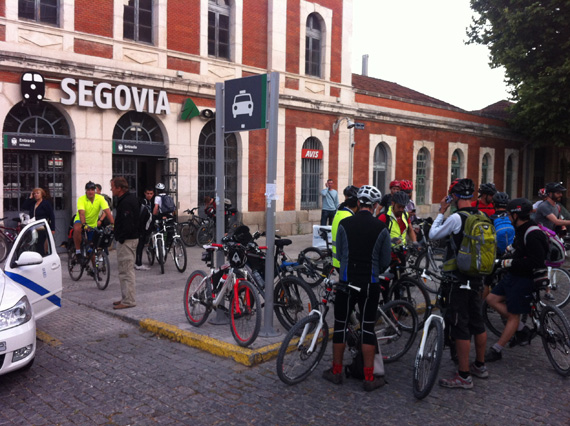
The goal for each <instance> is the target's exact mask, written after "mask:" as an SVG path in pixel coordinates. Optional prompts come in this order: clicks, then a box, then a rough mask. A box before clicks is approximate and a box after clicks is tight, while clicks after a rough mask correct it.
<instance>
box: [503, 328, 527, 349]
mask: <svg viewBox="0 0 570 426" xmlns="http://www.w3.org/2000/svg"><path fill="white" fill-rule="evenodd" d="M531 334H532V331H530V328H528V327H527V326H526V325H525V326H524V327H523V329H522V330H520V331H517V332H516V333H515V335H514V336H513V338H512V339H511V341H510V342H509V348H512V347H514V346H517V345H520V346H525V345H528V344H529V343H530V336H531Z"/></svg>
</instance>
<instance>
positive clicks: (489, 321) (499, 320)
mask: <svg viewBox="0 0 570 426" xmlns="http://www.w3.org/2000/svg"><path fill="white" fill-rule="evenodd" d="M481 310H482V314H483V320H484V321H485V326H486V327H487V330H489V331H490V332H491V333H493V334H494V335H495V336H497V337H501V334H503V330H504V329H505V324H506V323H507V319H506V318H503V317H502V316H501V315H500V314H499V313H498V312H497V311H496V310H495V309H493V308H492V307H491V306H489V304H488V303H487V301H486V300H484V301H483V304H482V305H481Z"/></svg>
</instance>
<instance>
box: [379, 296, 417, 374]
mask: <svg viewBox="0 0 570 426" xmlns="http://www.w3.org/2000/svg"><path fill="white" fill-rule="evenodd" d="M417 330H418V315H417V314H416V311H415V310H414V307H413V306H412V305H410V304H409V303H408V302H405V301H403V300H393V301H391V302H388V303H386V304H385V305H383V306H382V307H378V318H377V320H376V325H375V326H374V332H375V333H376V338H377V339H378V345H379V346H380V353H381V354H382V358H383V359H384V362H385V363H390V362H394V361H396V360H397V359H400V358H401V357H402V356H403V355H404V354H405V353H406V352H408V350H409V349H410V347H411V346H412V344H413V343H414V340H415V339H416V334H417Z"/></svg>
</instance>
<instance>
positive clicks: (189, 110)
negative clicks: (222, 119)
mask: <svg viewBox="0 0 570 426" xmlns="http://www.w3.org/2000/svg"><path fill="white" fill-rule="evenodd" d="M199 115H200V111H198V107H197V106H196V104H195V103H194V101H193V100H192V99H190V98H188V99H186V100H185V101H184V105H182V114H181V116H180V118H181V119H182V120H183V121H186V120H190V119H191V118H194V117H198V116H199Z"/></svg>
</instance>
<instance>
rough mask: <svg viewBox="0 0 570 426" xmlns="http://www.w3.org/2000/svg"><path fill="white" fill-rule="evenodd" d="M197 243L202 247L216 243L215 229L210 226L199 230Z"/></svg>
mask: <svg viewBox="0 0 570 426" xmlns="http://www.w3.org/2000/svg"><path fill="white" fill-rule="evenodd" d="M196 241H197V242H198V245H200V246H205V245H206V244H210V243H211V242H212V241H214V228H213V227H210V226H209V225H204V226H201V227H200V228H198V232H197V234H196Z"/></svg>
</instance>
